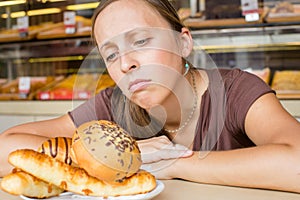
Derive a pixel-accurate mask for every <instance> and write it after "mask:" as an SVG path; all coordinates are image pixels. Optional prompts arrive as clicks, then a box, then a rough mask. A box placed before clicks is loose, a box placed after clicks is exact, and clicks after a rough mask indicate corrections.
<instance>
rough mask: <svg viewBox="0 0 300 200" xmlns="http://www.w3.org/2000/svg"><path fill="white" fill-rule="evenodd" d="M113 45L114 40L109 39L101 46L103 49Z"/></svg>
mask: <svg viewBox="0 0 300 200" xmlns="http://www.w3.org/2000/svg"><path fill="white" fill-rule="evenodd" d="M112 45H113V43H112V42H110V41H107V42H105V43H104V44H102V45H101V46H100V48H99V49H100V51H102V50H103V49H104V48H106V47H107V46H112Z"/></svg>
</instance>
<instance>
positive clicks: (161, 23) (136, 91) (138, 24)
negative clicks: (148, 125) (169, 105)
mask: <svg viewBox="0 0 300 200" xmlns="http://www.w3.org/2000/svg"><path fill="white" fill-rule="evenodd" d="M94 31H95V32H94V34H95V39H96V42H97V45H98V48H99V51H100V54H101V56H102V57H103V59H104V62H105V64H106V66H107V69H108V72H109V74H110V76H111V77H112V79H113V80H114V81H115V82H116V83H117V85H118V86H119V87H120V88H121V90H122V92H123V93H124V94H125V95H126V96H127V97H128V98H130V99H131V100H132V101H134V102H135V103H136V104H138V105H139V106H141V107H143V108H145V109H150V108H151V107H153V106H156V105H161V104H163V102H164V100H165V99H166V98H167V96H168V95H170V94H171V90H172V89H174V88H175V86H176V82H177V81H176V79H177V77H176V75H178V74H182V70H183V67H182V65H183V64H182V57H181V53H180V51H181V50H180V49H181V48H180V46H181V45H180V42H179V40H177V39H175V38H176V37H179V35H180V33H176V34H175V32H174V31H173V30H172V29H171V28H170V25H169V24H168V23H167V22H166V21H165V20H164V18H163V17H162V16H160V15H159V13H157V12H156V11H155V10H153V9H152V8H151V7H150V6H149V5H148V4H147V3H145V2H144V1H142V0H119V1H116V2H113V3H111V4H110V5H109V6H107V7H106V8H105V9H104V10H103V11H102V12H101V13H100V14H99V15H98V17H97V19H96V21H95V30H94ZM172 74H174V76H172Z"/></svg>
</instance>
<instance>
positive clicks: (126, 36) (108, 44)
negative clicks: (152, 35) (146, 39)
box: [99, 28, 150, 51]
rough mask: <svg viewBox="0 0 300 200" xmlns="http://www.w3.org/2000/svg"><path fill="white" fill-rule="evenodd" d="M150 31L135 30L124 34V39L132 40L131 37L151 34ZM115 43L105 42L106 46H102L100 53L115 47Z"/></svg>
mask: <svg viewBox="0 0 300 200" xmlns="http://www.w3.org/2000/svg"><path fill="white" fill-rule="evenodd" d="M149 32H150V31H149V30H148V29H144V28H136V29H133V30H131V31H128V32H126V33H124V34H122V35H123V37H124V38H125V39H128V38H131V37H133V36H135V35H137V34H141V33H142V34H143V33H149ZM114 44H115V43H114V42H112V41H107V42H105V43H104V44H102V45H101V46H100V48H99V49H100V51H102V50H103V49H104V48H106V47H107V46H113V45H114Z"/></svg>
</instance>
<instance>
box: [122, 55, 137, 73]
mask: <svg viewBox="0 0 300 200" xmlns="http://www.w3.org/2000/svg"><path fill="white" fill-rule="evenodd" d="M137 67H138V62H137V61H136V60H135V59H134V58H133V57H132V55H130V54H126V55H122V56H121V71H122V72H123V73H127V72H130V71H132V70H134V69H136V68H137Z"/></svg>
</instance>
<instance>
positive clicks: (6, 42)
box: [0, 0, 300, 132]
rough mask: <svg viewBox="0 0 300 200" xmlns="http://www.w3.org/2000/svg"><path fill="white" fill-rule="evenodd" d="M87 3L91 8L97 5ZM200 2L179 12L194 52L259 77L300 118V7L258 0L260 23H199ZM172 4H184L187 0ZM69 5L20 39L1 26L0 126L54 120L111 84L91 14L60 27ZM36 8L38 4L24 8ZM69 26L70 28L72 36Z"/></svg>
mask: <svg viewBox="0 0 300 200" xmlns="http://www.w3.org/2000/svg"><path fill="white" fill-rule="evenodd" d="M213 1H215V0H213ZM34 2H35V1H34ZM46 2H47V1H46ZM78 2H79V3H83V2H82V1H78ZM78 2H77V3H78ZM86 2H88V3H93V5H92V6H94V7H95V4H96V3H98V1H85V2H84V3H86ZM190 2H192V1H190ZM199 2H200V3H199ZM203 2H205V1H198V6H202V8H200V9H198V11H199V12H198V13H194V14H193V13H191V12H192V11H193V10H192V9H191V8H187V9H179V14H180V16H181V17H182V20H183V22H184V23H185V24H186V26H188V27H189V28H190V29H191V31H192V35H193V38H194V42H195V47H194V50H195V52H197V51H204V52H205V53H206V54H208V55H209V57H210V58H211V59H212V60H213V61H214V63H215V64H216V65H217V66H218V67H229V68H234V67H238V68H241V69H243V70H247V71H249V72H253V73H255V74H256V75H258V76H260V77H261V78H262V79H263V80H264V81H266V82H267V83H268V84H270V86H271V87H273V89H275V90H276V92H277V95H278V97H279V98H280V100H281V102H282V104H283V105H284V107H285V108H286V109H287V110H288V111H289V112H290V113H291V114H292V115H294V116H295V117H300V86H299V81H300V79H299V71H300V66H299V63H300V57H299V53H300V34H299V33H300V20H299V5H300V4H299V2H298V3H297V1H289V2H288V3H284V4H280V3H281V1H280V3H279V1H269V0H268V1H267V0H266V1H264V6H261V4H262V1H258V2H259V3H260V4H259V5H260V6H259V7H258V10H257V12H258V16H259V18H257V19H256V20H252V21H251V20H250V21H247V20H246V18H245V17H244V16H242V15H241V13H239V14H236V15H233V16H231V15H224V13H223V14H222V15H221V14H220V13H219V15H214V13H209V18H205V16H204V14H205V9H204V10H203ZM36 3H37V2H36ZM79 3H78V4H79ZM174 3H176V5H179V6H181V5H185V6H186V1H184V3H182V1H174ZM201 3H202V4H201ZM70 4H74V2H73V1H61V2H57V3H51V2H50V1H49V2H48V3H47V5H48V6H49V5H53V6H52V7H54V6H55V7H59V8H60V9H61V11H60V12H59V13H54V14H48V15H43V16H35V17H34V16H30V17H29V24H30V26H29V27H28V29H27V30H26V31H25V32H26V34H25V35H24V34H23V32H20V29H18V28H12V27H10V28H7V27H9V25H11V24H13V23H17V21H16V19H13V18H12V19H10V20H9V22H7V21H8V18H4V19H6V20H1V23H0V25H1V28H0V108H1V109H0V120H1V121H7V122H8V121H9V122H8V124H7V126H8V127H9V126H11V125H13V124H17V123H21V122H25V121H36V120H40V119H46V118H52V117H55V116H59V115H61V114H64V113H66V112H67V111H69V110H71V109H72V108H74V107H76V106H78V105H79V104H81V103H82V102H84V101H85V100H86V99H88V98H90V97H92V96H93V95H95V94H96V93H97V92H99V91H100V90H102V89H104V88H105V87H108V86H112V85H114V83H113V81H112V80H111V78H110V77H109V76H108V74H106V72H105V66H104V63H103V62H102V61H101V59H100V58H99V56H97V52H95V45H94V44H93V42H92V39H91V36H90V33H91V19H90V17H91V14H92V12H93V9H94V8H89V9H86V10H81V11H75V13H76V15H75V18H74V19H73V24H72V23H71V25H70V24H66V22H65V19H64V12H63V10H66V7H67V6H70ZM298 4H299V5H298ZM44 5H45V4H44ZM291 5H292V6H293V8H291ZM224 6H225V7H226V5H223V7H224ZM50 7H51V6H50ZM62 7H63V8H64V9H62ZM223 7H222V8H223ZM235 7H236V6H235ZM22 8H23V7H21V9H22ZM38 8H41V6H34V5H31V7H30V9H38ZM13 9H14V7H11V9H4V8H3V7H2V8H1V7H0V11H2V12H5V13H2V15H1V16H0V17H2V18H3V14H9V13H11V14H12V13H13V12H14V10H13ZM196 10H197V9H196ZM196 12H197V11H196ZM237 15H238V16H237ZM207 16H208V14H207ZM222 17H223V18H222ZM232 17H238V18H232ZM68 20H70V19H68ZM70 27H71V28H72V27H73V28H74V27H75V31H74V32H72V30H73V29H69V28H70ZM67 28H68V31H67ZM23 31H24V30H23ZM70 31H71V32H70ZM21 33H22V34H21ZM192 59H193V60H194V62H195V63H197V65H198V66H201V65H202V63H203V62H204V61H203V59H205V58H204V57H203V56H202V55H201V53H199V54H195V55H193V58H192ZM83 63H84V64H83ZM74 88H76V89H74ZM33 108H34V109H33ZM16 116H18V117H19V118H18V119H17V118H16ZM9 123H13V124H9ZM2 130H3V128H2ZM2 130H1V128H0V132H1V131H2Z"/></svg>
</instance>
